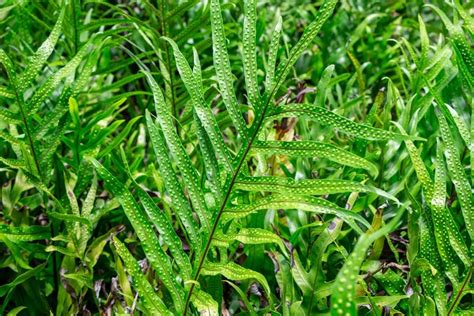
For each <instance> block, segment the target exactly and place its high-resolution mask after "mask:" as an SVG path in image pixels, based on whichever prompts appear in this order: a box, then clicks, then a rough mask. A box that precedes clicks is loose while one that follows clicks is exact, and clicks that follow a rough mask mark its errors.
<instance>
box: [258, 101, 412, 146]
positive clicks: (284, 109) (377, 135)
mask: <svg viewBox="0 0 474 316" xmlns="http://www.w3.org/2000/svg"><path fill="white" fill-rule="evenodd" d="M300 115H305V116H308V117H310V118H312V119H314V120H316V121H318V122H320V123H322V124H325V125H329V126H332V127H334V128H336V129H338V130H340V131H341V132H343V133H346V134H349V135H353V136H356V137H360V138H362V139H367V140H405V139H418V140H419V139H420V138H419V137H416V136H407V135H402V134H398V133H394V132H390V131H386V130H382V129H378V128H375V127H371V126H367V125H362V124H358V123H355V122H353V121H351V120H349V119H347V118H345V117H342V116H339V115H337V114H335V113H333V112H331V111H328V110H326V109H324V108H322V107H317V106H313V105H310V104H286V105H281V106H278V107H276V108H275V110H274V112H273V113H272V115H271V116H270V117H268V119H267V120H272V119H277V118H282V117H294V116H300Z"/></svg>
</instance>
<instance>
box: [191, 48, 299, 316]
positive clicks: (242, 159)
mask: <svg viewBox="0 0 474 316" xmlns="http://www.w3.org/2000/svg"><path fill="white" fill-rule="evenodd" d="M297 54H298V51H297V50H295V49H292V50H291V51H290V56H288V59H287V62H285V64H284V65H283V67H282V69H281V71H280V72H278V74H277V78H276V81H275V84H274V85H273V86H272V87H271V89H270V93H268V94H264V97H263V103H264V106H263V109H262V115H261V116H260V118H259V120H258V121H257V122H256V123H254V124H252V126H251V127H250V131H251V133H250V134H251V137H250V139H249V140H248V143H247V145H246V146H245V149H244V152H243V154H242V155H240V153H239V154H238V155H237V157H240V160H239V162H238V164H237V168H236V169H235V171H234V173H233V175H232V179H231V180H230V183H229V185H228V187H227V190H225V191H226V193H225V196H224V199H223V200H222V203H221V206H220V208H219V212H218V213H217V216H216V219H215V220H214V223H213V226H212V229H211V232H210V234H209V238H208V239H207V242H206V246H205V248H204V252H203V253H202V254H201V257H200V258H199V264H198V267H197V270H196V274H195V276H194V278H193V281H197V280H198V279H199V276H200V275H201V270H202V267H203V265H204V261H205V260H206V257H207V254H208V252H209V249H210V247H211V243H212V239H213V237H214V234H215V233H216V230H217V227H218V226H219V221H220V218H221V217H222V214H223V213H224V210H225V207H226V205H227V201H228V200H229V198H230V195H231V193H232V190H233V187H234V184H235V182H236V179H237V176H238V175H239V173H240V169H241V168H242V166H243V165H244V162H245V161H246V158H247V154H248V153H249V151H250V149H251V148H252V144H253V141H254V140H255V138H256V137H257V135H258V132H259V131H260V127H261V126H262V124H263V122H264V121H265V117H266V115H267V112H268V109H269V108H270V103H271V100H272V99H273V96H274V95H275V93H276V91H277V90H278V88H279V87H280V85H281V84H282V82H283V80H284V79H285V78H286V74H287V71H288V69H289V67H292V65H293V64H292V63H291V62H288V61H291V60H293V58H294V57H295V56H296V55H297ZM257 108H258V107H257ZM242 136H244V135H242ZM195 285H196V282H191V286H190V288H189V291H188V294H187V297H186V303H185V305H184V311H183V316H186V314H187V312H188V306H189V302H190V300H191V296H192V293H193V290H194V287H195Z"/></svg>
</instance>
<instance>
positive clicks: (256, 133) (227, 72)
mask: <svg viewBox="0 0 474 316" xmlns="http://www.w3.org/2000/svg"><path fill="white" fill-rule="evenodd" d="M336 4H337V1H326V2H325V3H324V4H323V6H322V7H321V8H320V9H319V11H318V14H317V16H316V18H315V21H314V22H312V23H311V24H310V25H309V26H308V27H307V30H306V31H305V33H304V34H303V37H302V38H301V39H300V40H299V42H298V43H297V44H296V45H295V46H294V47H293V49H291V51H290V52H289V57H288V59H286V60H285V61H282V62H281V63H280V65H279V66H278V68H277V70H276V75H275V77H274V78H273V79H272V77H273V75H272V73H273V70H272V69H268V70H267V71H268V77H267V84H266V89H265V93H264V94H263V95H260V93H259V91H260V89H259V87H258V85H257V84H258V79H257V69H256V63H255V58H256V57H255V56H256V53H257V49H256V45H255V44H253V43H254V42H255V23H256V21H255V19H256V15H255V12H256V11H255V10H256V3H255V2H254V1H247V2H246V3H245V21H244V37H243V38H244V40H245V42H244V46H243V47H244V48H243V52H242V55H243V64H244V70H245V79H246V87H247V94H248V102H249V106H251V107H252V108H254V111H255V120H254V122H253V123H252V124H251V125H250V126H248V127H247V124H245V122H244V120H243V116H242V113H241V111H240V109H239V108H238V106H237V98H236V95H235V91H234V88H233V86H234V83H233V77H232V72H231V68H230V62H229V55H228V53H227V49H226V44H225V42H226V39H225V34H224V27H223V26H224V24H223V20H222V16H221V8H220V3H219V1H217V0H213V1H211V4H210V11H211V23H212V40H213V52H214V66H215V70H216V75H217V81H218V83H219V88H220V93H221V95H222V100H223V103H224V104H225V106H226V108H227V114H228V115H229V117H230V118H231V120H232V122H233V124H234V127H235V130H236V132H237V134H238V135H239V136H240V139H241V145H240V149H239V151H238V152H237V153H236V154H235V155H232V154H231V152H230V151H229V150H228V148H227V146H226V144H225V140H224V138H223V136H222V132H221V130H220V129H219V124H218V122H217V121H216V118H215V116H214V114H213V113H212V111H211V107H210V105H209V104H208V103H207V102H206V100H205V99H204V97H203V94H202V91H203V90H202V78H201V71H200V63H199V58H198V56H197V55H196V54H195V55H194V69H192V68H191V66H190V65H189V64H188V61H187V59H186V57H185V56H184V55H183V54H182V53H181V51H180V49H179V47H178V45H177V44H176V43H175V42H174V41H173V40H172V39H169V38H166V37H165V38H164V40H165V41H167V42H168V43H169V45H170V46H171V48H172V51H173V55H174V58H175V61H176V67H177V69H178V71H179V73H180V75H181V79H182V81H183V83H184V86H185V87H186V90H187V92H188V94H189V96H190V100H191V104H192V108H193V112H194V123H195V126H196V129H197V131H198V137H199V145H200V148H201V153H202V157H203V159H204V162H205V164H204V166H205V171H204V172H205V173H206V174H207V176H205V179H206V181H205V182H204V183H199V182H198V179H199V178H200V176H199V171H198V170H197V169H196V168H195V166H194V165H193V162H192V161H191V159H190V157H189V156H188V154H187V152H186V150H185V147H184V145H183V144H182V142H181V140H180V138H179V134H177V132H176V126H175V123H174V119H173V115H174V114H173V112H172V111H171V110H170V108H172V107H173V104H172V103H171V104H170V102H172V101H171V100H170V99H169V98H166V97H165V95H163V93H162V91H161V88H160V87H159V85H158V83H157V82H156V80H155V79H154V78H153V76H152V74H151V72H150V70H149V69H148V67H147V66H145V65H144V64H143V63H141V62H140V61H139V60H138V59H137V58H136V57H135V60H136V61H137V62H138V64H139V66H140V67H141V69H142V72H143V73H144V74H145V76H146V78H147V81H148V83H149V85H150V88H151V90H152V92H153V97H154V103H155V108H156V121H155V120H153V118H152V116H151V114H150V113H147V114H146V117H147V127H148V132H149V135H150V138H151V140H152V142H153V146H154V148H155V153H156V157H157V159H158V163H159V166H160V171H161V173H162V175H163V178H164V180H165V185H166V190H167V193H168V195H169V196H170V198H171V203H172V205H173V208H174V211H175V212H176V214H177V216H178V218H179V219H180V221H181V223H182V224H183V226H184V231H185V232H186V234H187V240H189V242H190V244H191V245H192V246H193V247H192V252H191V253H190V254H183V253H182V252H181V251H179V248H180V247H179V246H178V245H177V244H176V243H177V242H178V240H177V239H176V236H175V235H174V234H175V233H174V231H173V230H172V228H165V227H162V225H165V223H166V221H165V220H163V219H160V217H161V216H162V215H159V214H160V211H159V210H158V209H156V207H154V205H153V202H152V201H151V200H150V197H149V196H147V195H146V193H145V192H143V191H142V190H141V189H140V188H137V190H138V193H139V196H140V200H141V203H142V204H141V205H140V204H138V203H137V202H136V201H135V200H134V198H133V197H132V196H131V194H130V193H129V191H128V190H127V189H126V188H125V187H124V186H123V184H120V183H119V182H117V180H116V179H115V178H114V177H113V176H112V175H111V174H110V173H109V172H108V171H106V170H105V169H104V168H103V167H102V166H101V165H100V164H99V163H98V162H94V164H95V165H96V168H97V170H98V172H99V174H100V175H101V177H102V178H103V179H104V180H106V185H107V186H108V187H109V190H111V192H112V193H113V194H114V195H115V196H117V197H118V199H119V201H120V203H121V204H122V206H123V207H124V210H125V212H126V214H127V216H128V217H129V220H130V221H131V223H132V225H133V226H134V227H135V230H136V231H137V233H138V236H139V238H140V240H141V242H142V244H143V248H144V251H145V254H146V256H147V258H148V260H149V261H150V263H151V265H152V267H153V268H154V269H155V271H156V272H157V273H158V277H159V278H160V279H161V280H162V281H163V283H164V286H165V287H166V289H167V290H168V291H169V292H170V294H171V297H172V298H173V303H174V304H173V305H172V306H167V308H169V310H170V311H172V312H175V313H183V314H186V313H187V312H188V309H189V303H190V302H193V305H194V307H195V308H197V309H198V310H201V309H207V308H209V309H212V308H211V306H203V303H202V301H200V299H199V295H202V294H204V293H203V292H202V291H201V292H200V293H201V294H198V295H196V290H197V289H198V287H197V284H199V283H198V282H200V281H199V280H200V279H201V276H206V275H222V276H224V277H226V278H227V279H230V280H242V279H254V280H256V281H257V282H259V284H260V285H261V286H262V287H263V288H264V291H265V293H266V296H267V299H268V300H269V302H270V304H271V301H272V296H273V293H271V291H270V288H269V287H268V284H267V282H266V280H265V278H264V277H263V276H262V275H260V274H258V273H257V272H254V271H252V270H249V269H245V268H243V267H240V266H238V265H236V264H235V263H233V262H227V258H226V256H225V254H223V253H221V259H220V262H216V261H215V256H214V255H213V253H214V249H216V250H217V249H219V247H223V246H225V245H227V243H226V241H225V240H229V239H230V240H231V239H232V238H235V239H237V240H240V241H241V242H244V243H249V244H255V243H262V242H270V243H271V242H276V243H277V244H279V246H280V248H282V249H284V247H283V245H282V244H281V242H280V241H279V240H278V238H277V239H275V236H272V235H268V236H266V235H262V234H263V232H262V233H258V232H257V231H255V232H254V234H249V233H248V232H247V231H246V230H245V229H241V230H239V231H236V232H234V233H230V235H229V233H226V231H227V230H228V229H227V228H226V227H227V226H229V225H231V226H232V222H233V221H235V220H236V219H237V218H242V217H244V216H246V215H248V214H250V213H251V212H253V211H254V210H258V209H270V208H284V209H300V210H304V211H310V212H319V213H327V214H334V215H336V216H339V217H341V218H342V219H343V220H346V221H347V222H348V223H349V224H350V225H351V226H352V227H353V228H354V229H355V230H357V231H359V232H360V233H362V230H361V229H360V228H359V226H358V224H357V222H359V223H362V224H364V225H366V227H367V226H368V223H367V222H366V221H365V220H364V219H363V218H361V217H360V216H358V215H357V214H353V213H352V212H350V211H347V210H343V209H340V208H338V207H337V206H335V205H331V203H329V202H327V201H324V200H319V199H315V198H311V197H309V195H314V194H321V195H324V194H335V193H341V192H374V193H375V194H379V195H381V196H385V197H388V198H391V196H390V195H388V194H386V193H384V192H383V191H381V190H379V189H375V188H371V187H368V186H365V185H363V184H361V183H357V182H351V181H347V180H328V179H314V180H309V179H308V180H300V181H295V180H294V179H291V178H286V179H285V178H279V177H273V178H271V177H253V176H249V175H246V174H249V170H247V168H246V165H245V162H246V161H248V160H249V159H250V155H251V153H271V154H288V155H292V154H296V155H297V156H322V157H326V158H328V159H330V160H333V161H335V162H337V163H342V164H345V165H348V166H351V167H355V168H363V169H366V170H368V171H370V172H371V173H372V174H375V175H376V174H377V171H378V170H377V168H376V167H375V166H374V165H373V164H372V163H371V162H369V161H366V160H364V158H361V157H359V156H357V155H354V154H351V153H346V152H344V151H343V150H342V149H338V148H337V147H335V146H333V145H330V144H326V143H317V142H308V141H307V142H296V143H293V142H289V143H288V144H284V143H281V142H279V143H277V142H269V141H259V140H258V139H259V138H260V135H263V134H264V132H263V130H264V129H265V124H264V122H265V121H267V120H269V119H276V118H277V117H288V116H290V115H300V112H302V113H304V114H306V113H308V115H310V116H312V117H313V116H314V117H315V118H320V119H321V122H322V123H325V124H329V125H331V126H333V127H335V128H338V129H341V130H342V131H345V132H347V133H349V134H353V135H356V136H358V137H362V138H366V139H375V140H379V139H382V140H387V139H394V140H403V139H407V138H409V137H407V136H404V135H402V134H397V133H395V132H389V131H385V130H380V129H376V128H372V127H367V126H364V125H361V124H357V123H355V122H350V121H349V120H347V119H344V118H342V117H340V116H338V115H336V114H334V113H332V112H330V111H328V110H323V109H322V108H321V107H313V106H306V105H284V106H283V105H281V106H274V105H273V98H274V96H275V93H276V92H277V91H278V89H279V86H280V85H281V84H282V82H283V81H284V80H285V78H286V76H287V74H288V73H289V71H290V69H291V67H292V66H293V65H294V63H295V62H296V61H297V59H298V57H299V56H300V55H301V53H302V52H303V51H304V50H305V49H306V48H307V47H308V45H309V44H310V43H311V41H312V39H313V38H314V36H316V34H317V32H318V31H319V29H320V28H321V26H322V25H323V24H324V22H325V21H326V20H327V19H328V18H329V17H330V16H331V14H332V12H333V10H334V8H335V6H336ZM278 23H281V22H278ZM277 28H278V24H277ZM276 36H277V40H275V41H278V33H277V35H276ZM247 42H251V43H249V44H248V45H247ZM271 49H272V52H271V53H270V54H271V56H276V55H275V52H276V50H277V44H276V42H272V48H271ZM132 56H133V55H132ZM271 59H275V57H271ZM272 63H273V64H274V62H272ZM270 67H272V66H271V65H270ZM300 109H301V110H300ZM410 138H411V137H410ZM410 138H409V139H410ZM274 143H275V144H274ZM168 152H169V154H168ZM173 165H175V166H176V168H177V169H178V170H179V172H180V175H181V177H182V180H183V183H182V185H181V184H180V179H179V178H177V177H176V176H175V174H176V171H175V167H174V166H173ZM283 183H284V184H285V185H282V184H283ZM202 185H204V186H202ZM312 188H313V189H312ZM208 190H210V191H208ZM241 190H246V191H249V190H250V191H256V192H262V191H267V192H279V193H283V192H293V193H295V194H296V195H295V196H294V197H291V198H290V197H288V196H283V195H280V196H278V195H275V194H272V195H269V196H268V197H267V198H263V199H257V200H256V201H254V202H252V204H250V205H240V204H235V202H234V201H235V199H236V198H237V197H238V196H240V195H241V193H239V192H240V191H241ZM184 192H187V193H188V196H186V195H185V193H184ZM206 192H209V193H206ZM207 194H211V195H212V202H211V201H210V200H209V198H207ZM188 198H189V201H188ZM266 199H268V201H267V200H266ZM395 200H396V199H395ZM188 203H190V204H188ZM144 210H145V211H146V212H145V211H144ZM194 212H195V213H196V214H197V218H198V219H199V220H198V221H196V220H195V218H193V213H194ZM145 214H148V216H146V215H145ZM231 214H235V215H231ZM237 214H239V215H237ZM152 223H154V224H155V225H158V226H157V229H158V231H159V232H160V234H161V236H162V237H163V238H164V241H165V243H166V244H169V246H170V250H171V255H172V256H173V258H174V260H175V262H176V267H177V268H178V271H179V272H178V273H179V275H180V278H181V279H182V282H183V283H182V284H178V283H176V280H175V277H174V276H173V275H171V274H170V272H171V271H173V269H172V266H170V264H171V263H170V262H169V261H168V260H167V259H166V256H165V255H164V253H163V252H162V250H161V247H160V246H159V245H158V244H156V243H157V238H156V236H155V234H154V233H153V231H152V230H151V226H152ZM160 223H161V224H160ZM224 236H226V237H224ZM244 236H246V237H244ZM264 236H266V237H264ZM148 243H150V245H149V246H148ZM153 245H154V246H153ZM215 247H216V248H215ZM188 256H189V257H188ZM127 260H128V259H127ZM165 267H166V268H165ZM191 267H192V273H191ZM140 282H141V281H140ZM143 291H146V290H145V288H144V289H143ZM138 292H139V293H140V292H141V290H140V289H139V290H138ZM144 299H145V300H146V298H145V297H144ZM209 304H211V303H209ZM213 304H215V303H212V304H211V305H213ZM270 307H271V306H270ZM201 312H205V311H202V310H201Z"/></svg>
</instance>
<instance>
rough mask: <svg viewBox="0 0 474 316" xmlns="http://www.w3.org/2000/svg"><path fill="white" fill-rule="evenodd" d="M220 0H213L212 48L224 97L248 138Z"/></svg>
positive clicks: (240, 129)
mask: <svg viewBox="0 0 474 316" xmlns="http://www.w3.org/2000/svg"><path fill="white" fill-rule="evenodd" d="M221 12H222V11H221V6H220V0H211V24H212V49H213V54H214V66H215V68H216V73H217V82H218V83H219V87H220V92H221V95H222V99H223V101H224V104H225V106H226V108H227V111H228V113H229V116H230V118H231V119H232V122H233V123H234V126H235V127H236V129H237V132H238V133H239V135H240V137H242V139H247V128H246V126H245V122H244V119H243V117H242V113H241V112H240V110H239V105H238V103H237V99H236V97H235V95H236V94H235V91H234V85H233V82H232V81H233V79H232V71H231V69H230V61H229V55H228V53H227V45H226V38H225V33H224V22H223V21H222V15H221Z"/></svg>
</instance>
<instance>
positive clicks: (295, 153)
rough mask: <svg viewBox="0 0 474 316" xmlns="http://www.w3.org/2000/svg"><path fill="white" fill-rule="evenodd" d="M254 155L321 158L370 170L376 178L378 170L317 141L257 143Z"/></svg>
mask: <svg viewBox="0 0 474 316" xmlns="http://www.w3.org/2000/svg"><path fill="white" fill-rule="evenodd" d="M252 152H253V153H259V154H272V155H275V154H278V155H287V156H290V157H321V158H327V159H329V160H331V161H334V162H337V163H339V164H341V165H346V166H350V167H353V168H362V169H366V170H368V171H369V172H370V173H371V174H372V175H373V176H374V177H376V176H377V175H378V169H377V166H376V165H375V164H373V163H372V162H370V161H368V160H366V159H364V158H362V157H359V156H357V155H356V154H353V153H351V152H349V151H346V150H343V149H340V148H338V147H336V146H333V145H331V144H327V143H322V142H315V141H292V142H283V141H257V142H256V143H255V144H254V145H253V146H252Z"/></svg>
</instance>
